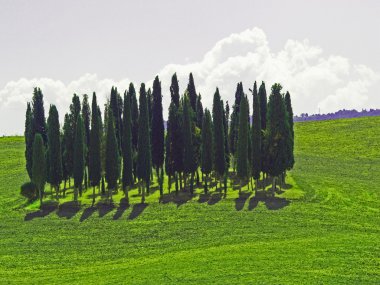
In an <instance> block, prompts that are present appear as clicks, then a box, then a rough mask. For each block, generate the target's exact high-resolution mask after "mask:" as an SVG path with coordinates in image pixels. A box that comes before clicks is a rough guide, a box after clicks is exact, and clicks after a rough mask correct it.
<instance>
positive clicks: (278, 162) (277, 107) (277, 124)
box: [267, 83, 289, 194]
mask: <svg viewBox="0 0 380 285" xmlns="http://www.w3.org/2000/svg"><path fill="white" fill-rule="evenodd" d="M281 89H282V86H281V85H280V84H278V83H275V84H274V85H273V86H272V92H271V95H270V96H269V103H268V125H267V128H268V138H267V140H268V141H267V143H268V146H267V147H268V173H269V174H270V175H271V176H272V177H273V183H272V194H274V191H275V189H276V178H277V176H279V175H280V174H282V173H283V172H284V171H285V169H286V167H287V158H288V157H287V135H288V130H289V124H288V121H287V116H286V109H285V104H284V99H283V97H282V95H281Z"/></svg>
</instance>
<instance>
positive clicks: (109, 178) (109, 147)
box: [105, 109, 119, 203]
mask: <svg viewBox="0 0 380 285" xmlns="http://www.w3.org/2000/svg"><path fill="white" fill-rule="evenodd" d="M112 112H113V111H112V109H110V110H109V113H108V122H107V138H106V162H105V177H106V182H107V188H108V196H109V198H110V201H111V203H112V192H113V190H115V189H116V188H117V179H118V178H119V173H118V171H119V166H118V163H119V148H118V144H117V138H116V132H115V123H114V116H113V114H112Z"/></svg>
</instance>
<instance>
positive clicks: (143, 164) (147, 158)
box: [136, 83, 151, 203]
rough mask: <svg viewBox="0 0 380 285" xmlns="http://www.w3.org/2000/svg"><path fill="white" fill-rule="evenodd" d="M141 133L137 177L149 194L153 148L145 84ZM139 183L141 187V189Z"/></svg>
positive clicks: (139, 133)
mask: <svg viewBox="0 0 380 285" xmlns="http://www.w3.org/2000/svg"><path fill="white" fill-rule="evenodd" d="M139 108H140V109H139V111H140V114H139V124H138V126H139V131H138V147H137V151H138V152H137V171H136V172H137V177H138V178H139V180H140V182H144V183H145V186H146V189H147V193H149V183H150V171H151V165H150V162H151V147H150V136H149V122H148V119H149V115H148V104H147V98H146V91H145V84H144V83H141V87H140V97H139ZM140 184H141V183H139V187H140ZM144 202H145V189H144V186H143V189H142V196H141V203H144Z"/></svg>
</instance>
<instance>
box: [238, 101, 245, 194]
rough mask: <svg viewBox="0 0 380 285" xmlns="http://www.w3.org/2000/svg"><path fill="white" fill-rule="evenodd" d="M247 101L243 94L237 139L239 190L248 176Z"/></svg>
mask: <svg viewBox="0 0 380 285" xmlns="http://www.w3.org/2000/svg"><path fill="white" fill-rule="evenodd" d="M247 113H248V102H247V98H246V97H245V96H243V98H241V102H240V114H239V134H238V141H237V150H236V151H237V165H236V170H237V176H238V177H239V179H240V190H241V184H242V180H245V179H246V178H247V177H248V121H247Z"/></svg>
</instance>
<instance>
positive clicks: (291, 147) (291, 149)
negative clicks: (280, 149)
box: [285, 91, 294, 170]
mask: <svg viewBox="0 0 380 285" xmlns="http://www.w3.org/2000/svg"><path fill="white" fill-rule="evenodd" d="M285 108H286V112H287V118H288V127H289V128H288V136H287V138H288V140H287V142H288V143H287V146H288V150H287V154H288V158H287V167H286V169H287V170H290V169H292V168H293V166H294V123H293V108H292V101H291V99H290V93H289V91H287V92H286V94H285Z"/></svg>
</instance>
